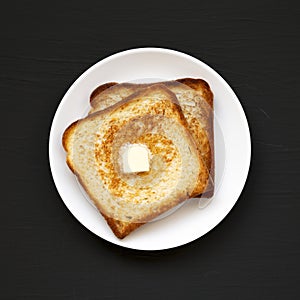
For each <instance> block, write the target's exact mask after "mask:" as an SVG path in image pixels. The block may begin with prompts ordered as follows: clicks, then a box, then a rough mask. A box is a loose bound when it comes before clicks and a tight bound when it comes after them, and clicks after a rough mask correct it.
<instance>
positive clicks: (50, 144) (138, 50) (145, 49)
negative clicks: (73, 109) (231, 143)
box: [48, 47, 252, 251]
mask: <svg viewBox="0 0 300 300" xmlns="http://www.w3.org/2000/svg"><path fill="white" fill-rule="evenodd" d="M143 52H156V53H164V54H173V55H177V56H180V57H182V58H186V59H189V60H191V61H193V62H194V63H196V64H198V65H199V64H200V65H201V66H202V67H203V68H204V69H206V70H207V71H209V72H211V73H213V75H214V76H216V77H217V79H218V80H220V81H221V83H222V86H223V87H225V88H226V89H227V91H228V92H229V94H230V95H231V97H232V100H234V101H235V104H236V105H237V107H238V109H239V112H240V114H241V115H242V117H243V119H244V126H245V129H246V131H247V139H246V140H247V150H248V153H247V156H246V157H245V162H246V167H245V169H244V171H245V173H244V178H243V184H241V187H240V191H239V193H238V195H237V197H236V200H235V201H234V202H233V204H232V206H231V207H230V209H229V210H228V211H227V212H226V214H225V215H224V216H223V217H222V218H221V219H220V220H218V222H217V223H214V225H213V226H212V227H210V228H208V230H207V231H206V232H205V233H203V234H201V235H200V236H197V237H196V238H193V239H191V240H189V241H187V242H183V243H178V244H177V245H176V246H172V245H171V246H170V247H159V248H153V249H152V248H151V249H147V248H142V247H132V246H130V245H126V244H124V243H122V240H120V241H112V240H108V239H107V238H106V237H103V236H100V235H99V234H97V233H96V232H94V231H93V230H91V229H90V228H88V227H87V226H86V225H85V224H83V222H81V220H79V219H78V218H77V217H76V216H75V215H74V213H73V212H72V210H71V209H70V208H69V206H68V205H67V203H66V201H65V200H64V197H63V195H62V194H61V191H60V190H59V188H58V184H57V182H56V180H57V178H55V175H54V174H55V172H54V170H53V162H52V160H53V154H52V150H53V143H54V141H53V135H54V133H53V130H54V127H55V124H56V122H57V119H58V117H59V114H60V111H61V109H62V107H63V105H64V103H65V102H66V101H67V98H68V96H69V94H70V93H72V91H73V89H74V88H75V87H76V86H77V84H78V82H80V81H81V80H82V79H83V78H85V77H87V76H88V75H89V74H90V73H92V72H93V71H94V69H96V68H98V67H99V65H101V64H105V63H107V62H109V61H111V60H114V59H116V58H119V57H122V56H125V55H127V54H136V53H143ZM48 156H49V166H50V171H51V175H52V179H53V181H54V185H55V187H56V190H57V192H58V194H59V196H60V198H61V200H62V202H63V203H64V205H65V206H66V207H67V209H68V210H69V212H70V213H71V214H72V215H73V217H74V218H75V219H76V220H77V221H78V222H79V223H81V224H82V225H83V226H84V227H85V228H86V229H87V230H89V231H90V232H92V233H93V234H95V235H96V236H97V237H100V238H101V239H104V240H105V241H107V242H109V243H112V244H114V245H117V246H121V247H125V248H128V249H133V250H142V251H160V250H167V249H173V248H177V247H180V246H183V245H186V244H189V243H191V242H193V241H196V240H197V239H199V238H201V237H203V236H204V235H206V234H207V233H209V232H211V231H212V230H213V229H214V228H215V227H217V225H219V224H220V223H221V222H222V221H223V220H224V219H225V218H226V216H227V215H228V214H229V213H230V211H231V210H232V209H233V207H234V206H235V205H236V202H237V201H238V200H239V198H240V196H241V194H242V192H243V190H244V187H245V184H246V182H247V179H248V175H249V170H250V164H251V157H252V145H251V132H250V128H249V123H248V119H247V116H246V114H245V111H244V109H243V106H242V104H241V102H240V101H239V99H238V97H237V95H236V94H235V92H234V91H233V89H232V88H231V86H230V85H229V84H228V83H227V82H226V80H225V79H224V78H223V77H222V76H221V75H220V74H219V73H218V72H217V71H215V70H214V69H213V68H212V67H210V66H209V65H208V64H207V63H205V62H203V61H202V60H200V59H198V58H195V57H194V56H192V55H190V54H187V53H183V52H181V51H178V50H173V49H168V48H161V47H139V48H132V49H127V50H123V51H119V52H116V53H114V54H111V55H109V56H107V57H105V58H103V59H101V60H99V61H98V62H96V63H95V64H93V65H92V66H90V67H88V68H87V69H86V70H85V71H84V72H83V73H82V74H81V75H80V76H79V77H78V78H77V79H76V80H75V81H73V82H72V84H71V85H70V86H69V88H68V89H67V91H66V92H65V93H64V95H63V97H62V98H61V101H60V102H59V104H58V106H57V108H56V111H55V113H54V117H53V119H52V122H51V126H50V133H49V139H48ZM245 162H244V164H245Z"/></svg>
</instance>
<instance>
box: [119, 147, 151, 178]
mask: <svg viewBox="0 0 300 300" xmlns="http://www.w3.org/2000/svg"><path fill="white" fill-rule="evenodd" d="M121 158H122V159H121V161H122V167H123V172H124V173H138V172H148V171H149V149H148V148H147V146H145V145H142V144H126V145H124V146H123V147H122V149H121Z"/></svg>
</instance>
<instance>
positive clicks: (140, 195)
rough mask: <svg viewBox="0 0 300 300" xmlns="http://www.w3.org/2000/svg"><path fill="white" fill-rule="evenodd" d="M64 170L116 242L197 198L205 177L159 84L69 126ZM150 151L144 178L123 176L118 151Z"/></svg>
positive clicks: (178, 113) (175, 107)
mask: <svg viewBox="0 0 300 300" xmlns="http://www.w3.org/2000/svg"><path fill="white" fill-rule="evenodd" d="M62 142H63V146H64V148H65V150H66V152H67V164H68V165H69V167H70V169H71V170H72V171H73V172H74V173H75V175H76V176H77V177H78V179H79V181H80V183H81V184H82V186H83V187H84V189H85V191H86V192H87V194H88V195H89V197H90V198H91V200H92V201H93V202H94V203H95V205H96V207H97V208H98V210H99V211H100V213H101V214H102V215H103V216H104V218H105V219H106V221H107V223H108V225H109V226H110V228H111V229H112V231H113V232H114V234H115V235H116V236H117V237H118V238H124V237H125V236H126V235H128V234H129V233H130V232H132V231H133V230H134V229H136V228H137V227H139V226H140V225H142V224H144V223H146V222H148V221H150V220H152V219H153V218H155V217H156V216H158V215H160V214H162V213H163V212H165V211H167V210H169V209H170V208H172V207H174V206H176V205H178V204H179V203H180V202H182V201H184V200H186V199H188V198H190V197H193V196H194V191H195V190H197V191H199V192H203V191H204V190H205V188H206V185H207V182H208V177H209V174H208V171H207V169H206V166H205V165H204V163H203V161H202V157H201V155H200V154H199V151H198V149H197V146H196V144H195V142H194V139H193V137H192V136H191V134H190V132H189V130H188V124H187V121H186V119H185V117H184V115H183V113H182V110H181V108H180V106H179V103H178V101H177V98H176V96H175V95H174V93H172V92H171V91H170V90H169V89H168V88H166V87H165V86H164V85H161V84H155V85H151V86H150V87H146V88H144V89H141V90H139V91H138V92H136V93H133V94H132V95H130V96H129V97H127V98H125V99H124V100H122V101H120V102H118V103H116V104H115V105H112V106H110V107H108V108H107V109H105V110H102V111H99V112H95V113H93V114H91V115H89V116H88V117H86V118H84V119H81V120H78V121H76V122H74V123H73V124H71V125H70V126H69V127H68V128H67V129H66V130H65V132H64V134H63V138H62ZM128 143H129V144H142V145H145V146H146V147H147V148H148V149H149V151H150V169H149V171H148V172H141V173H124V172H123V171H122V159H123V157H122V155H121V152H120V151H121V150H120V149H122V147H123V146H124V145H126V144H128Z"/></svg>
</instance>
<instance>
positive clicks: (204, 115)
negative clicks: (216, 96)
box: [89, 78, 214, 198]
mask: <svg viewBox="0 0 300 300" xmlns="http://www.w3.org/2000/svg"><path fill="white" fill-rule="evenodd" d="M161 84H164V85H165V86H166V87H167V88H168V89H169V90H171V91H172V92H173V93H174V94H175V95H176V96H177V98H178V101H179V104H180V106H181V108H182V111H183V114H184V116H185V118H186V120H187V123H188V127H189V130H190V132H191V134H192V136H193V138H194V140H195V142H196V144H197V147H198V149H199V151H200V152H201V155H202V159H203V161H204V163H205V165H206V167H207V169H208V171H209V173H210V180H209V184H208V185H207V188H206V190H205V192H204V193H202V194H201V193H200V192H199V195H197V196H198V197H206V198H210V197H212V196H213V194H214V130H213V126H214V124H213V119H214V115H213V93H212V91H211V89H210V87H209V85H208V83H207V82H206V81H204V80H202V79H193V78H183V79H177V80H176V81H165V82H161ZM151 85H152V84H134V83H121V84H117V83H116V82H111V83H106V84H103V85H100V86H99V87H97V88H96V89H95V90H94V91H93V92H92V94H91V96H90V104H91V107H92V108H91V110H90V112H89V113H90V114H91V113H94V112H96V111H100V110H104V109H106V108H107V107H109V106H111V105H114V104H115V103H117V102H119V101H122V100H123V99H125V98H126V97H128V96H130V95H131V94H133V93H134V92H137V91H139V90H141V89H143V88H145V87H149V86H151Z"/></svg>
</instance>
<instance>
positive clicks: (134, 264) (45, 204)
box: [0, 1, 300, 299]
mask: <svg viewBox="0 0 300 300" xmlns="http://www.w3.org/2000/svg"><path fill="white" fill-rule="evenodd" d="M291 3H292V2H290V3H289V2H284V1H282V2H279V1H275V2H274V1H257V2H256V3H255V2H253V1H248V2H245V3H243V1H240V3H238V2H237V3H233V2H232V1H224V2H223V3H221V2H220V3H218V4H217V3H214V2H213V1H208V2H203V1H199V3H198V7H194V6H190V5H187V3H182V2H181V3H180V4H174V3H173V4H172V5H171V4H170V6H168V7H166V8H162V6H161V5H162V4H160V5H156V4H154V3H151V4H142V1H141V2H140V3H139V5H138V6H136V5H135V6H132V7H129V6H128V5H129V3H127V2H126V3H123V4H122V5H123V7H120V6H118V5H117V3H115V2H111V3H106V5H104V4H102V2H101V1H93V2H91V1H82V2H81V3H78V4H74V3H72V2H68V4H67V2H66V3H65V4H64V3H60V4H56V3H54V2H47V3H46V2H43V1H23V2H21V1H19V3H16V2H12V1H10V2H8V3H6V4H5V5H3V4H2V7H1V13H0V14H1V18H0V25H1V36H0V38H1V47H0V64H1V65H0V67H1V68H0V73H1V75H0V76H1V81H0V85H1V97H0V101H1V121H0V122H1V127H0V128H1V148H0V149H1V155H0V157H1V179H2V181H1V182H2V184H1V190H2V197H1V202H2V203H1V212H0V226H1V258H0V260H1V273H2V280H1V285H0V297H1V299H100V298H101V299H119V298H124V297H127V298H128V299H152V298H158V297H162V296H165V297H168V299H173V298H174V299H181V298H190V299H192V298H193V299H223V298H225V297H226V298H227V297H228V298H232V299H299V297H300V279H299V267H300V264H299V255H300V250H299V247H300V239H299V228H300V221H299V220H300V213H299V212H300V201H299V200H300V199H299V194H300V184H299V175H300V141H299V130H298V128H299V110H300V101H299V97H300V93H299V87H298V80H299V75H300V59H299V53H300V42H299V29H300V27H299V17H300V10H299V8H298V7H296V6H294V5H292V4H291ZM141 46H159V47H166V48H172V49H177V50H181V51H183V52H186V53H189V54H191V55H193V56H195V57H197V58H199V59H201V60H203V61H204V62H206V63H208V64H209V65H211V66H212V67H213V68H214V69H216V70H217V71H218V72H219V73H220V74H221V75H222V76H223V77H224V78H225V79H226V80H227V81H228V82H229V84H230V85H231V86H232V88H233V89H234V90H235V92H236V93H237V95H238V97H239V98H240V101H241V103H242V105H243V107H244V109H245V112H246V114H247V117H248V120H249V124H250V128H251V134H252V146H253V157H252V164H251V170H250V175H249V178H248V181H247V185H246V187H245V190H244V192H243V193H242V195H241V197H240V200H239V201H238V202H237V204H236V206H235V207H234V209H233V210H232V211H231V213H230V214H229V215H228V217H227V218H226V219H225V220H224V221H223V222H222V223H221V224H220V225H219V226H217V227H216V228H215V229H214V230H213V231H211V232H210V233H209V234H207V235H206V236H204V237H203V238H201V239H199V240H197V241H195V242H193V243H190V244H188V245H185V246H182V247H179V248H176V249H173V250H168V251H162V252H160V251H159V252H142V251H133V250H128V249H123V248H120V247H117V246H114V245H112V244H109V243H108V242H105V241H103V240H102V239H100V238H98V237H96V236H94V235H93V234H92V233H90V232H89V231H88V230H86V229H85V228H84V227H83V226H82V225H81V224H79V222H77V221H76V219H75V218H73V217H72V215H71V214H70V213H69V211H68V210H67V208H66V207H65V206H64V204H63V202H62V201H61V199H60V197H59V195H58V193H57V191H56V188H55V186H54V183H53V181H52V178H51V174H50V170H49V165H48V134H49V130H50V125H51V121H52V118H53V116H54V113H55V110H56V108H57V106H58V104H59V102H60V99H61V98H62V96H63V94H64V93H65V92H66V90H67V88H68V87H69V86H70V85H71V84H72V82H73V81H74V80H75V79H76V78H77V77H78V76H79V75H80V74H81V73H82V72H83V71H85V70H86V69H87V68H88V67H89V66H91V65H93V64H94V63H95V62H97V61H98V60H100V59H102V58H104V57H106V56H108V55H110V54H112V53H115V52H118V51H120V50H123V49H128V48H134V47H141ZM174 230H176V228H174Z"/></svg>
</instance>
